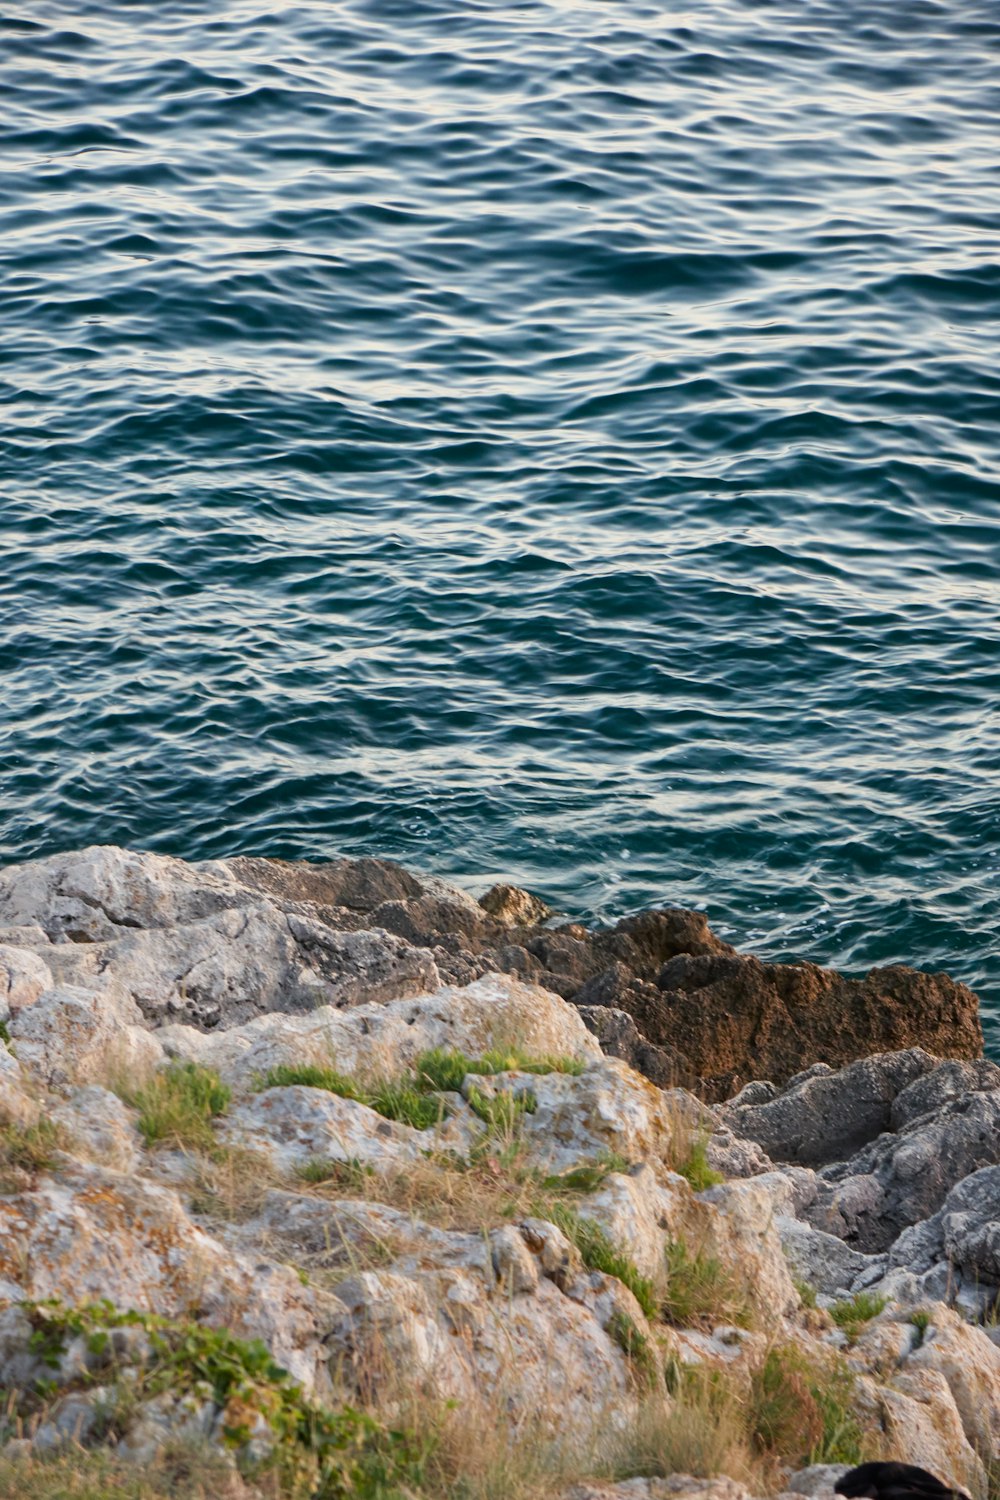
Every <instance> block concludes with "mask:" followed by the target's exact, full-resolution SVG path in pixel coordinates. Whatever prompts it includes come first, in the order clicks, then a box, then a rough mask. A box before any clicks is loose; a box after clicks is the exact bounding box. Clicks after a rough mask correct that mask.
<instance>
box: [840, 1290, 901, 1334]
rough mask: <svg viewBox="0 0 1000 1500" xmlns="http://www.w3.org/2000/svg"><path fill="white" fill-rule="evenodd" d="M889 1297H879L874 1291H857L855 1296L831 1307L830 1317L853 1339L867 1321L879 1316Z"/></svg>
mask: <svg viewBox="0 0 1000 1500" xmlns="http://www.w3.org/2000/svg"><path fill="white" fill-rule="evenodd" d="M887 1300H888V1299H887V1298H885V1297H878V1296H876V1295H875V1294H874V1293H873V1292H856V1293H855V1295H854V1296H853V1297H850V1298H848V1299H847V1300H846V1301H844V1302H835V1303H834V1304H833V1306H832V1307H831V1308H830V1317H831V1318H832V1319H833V1321H834V1322H835V1323H836V1325H837V1327H838V1328H842V1329H843V1330H844V1332H845V1333H846V1334H847V1337H848V1339H849V1340H850V1341H851V1342H852V1343H853V1341H854V1340H855V1339H856V1338H857V1337H858V1335H859V1334H860V1333H861V1331H862V1329H863V1328H864V1326H865V1324H866V1323H870V1322H871V1320H872V1318H877V1317H878V1315H879V1313H880V1312H882V1311H883V1309H884V1308H885V1307H886V1304H887Z"/></svg>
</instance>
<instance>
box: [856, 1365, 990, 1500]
mask: <svg viewBox="0 0 1000 1500" xmlns="http://www.w3.org/2000/svg"><path fill="white" fill-rule="evenodd" d="M861 1386H862V1392H863V1397H864V1399H865V1402H866V1405H867V1407H868V1410H869V1412H870V1414H871V1416H872V1417H873V1418H874V1420H875V1422H876V1424H877V1426H879V1427H881V1428H882V1430H883V1431H884V1433H885V1436H886V1442H887V1445H888V1448H889V1452H890V1454H891V1455H892V1456H894V1457H898V1458H900V1459H901V1460H902V1461H903V1462H905V1463H910V1464H916V1465H917V1466H918V1467H919V1468H922V1469H929V1470H930V1472H931V1473H932V1474H936V1475H937V1476H938V1477H939V1478H940V1479H942V1480H943V1481H944V1483H945V1484H948V1485H951V1486H953V1487H954V1488H956V1489H959V1490H964V1491H965V1492H966V1493H967V1494H971V1495H972V1496H973V1497H976V1496H978V1497H981V1500H985V1496H986V1490H987V1485H986V1472H985V1469H984V1467H983V1463H982V1460H981V1459H980V1458H979V1457H978V1456H977V1454H976V1452H975V1450H974V1449H973V1448H972V1446H971V1445H970V1443H969V1440H968V1438H967V1437H966V1435H965V1431H964V1429H963V1427H962V1419H961V1417H960V1416H959V1413H958V1409H957V1407H956V1406H955V1402H954V1399H953V1397H952V1394H951V1390H950V1388H949V1386H948V1382H947V1381H946V1380H945V1378H944V1376H943V1375H942V1374H941V1373H940V1372H939V1371H937V1370H916V1371H913V1372H912V1373H908V1372H905V1371H904V1372H901V1373H900V1374H898V1375H896V1376H895V1378H894V1379H893V1380H892V1382H891V1383H890V1384H886V1385H876V1384H875V1383H874V1382H870V1381H864V1380H863V1381H862V1382H861Z"/></svg>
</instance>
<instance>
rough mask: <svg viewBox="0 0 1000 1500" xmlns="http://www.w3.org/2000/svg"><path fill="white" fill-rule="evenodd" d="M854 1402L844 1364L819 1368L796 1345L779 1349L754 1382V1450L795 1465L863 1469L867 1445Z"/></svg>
mask: <svg viewBox="0 0 1000 1500" xmlns="http://www.w3.org/2000/svg"><path fill="white" fill-rule="evenodd" d="M853 1399H854V1377H853V1376H852V1374H851V1373H850V1371H849V1370H848V1368H847V1366H846V1365H845V1364H844V1363H843V1362H842V1361H840V1360H838V1359H836V1358H835V1357H834V1358H830V1359H828V1360H824V1361H822V1362H814V1361H810V1359H809V1358H808V1357H807V1355H806V1354H805V1352H804V1351H803V1350H802V1349H800V1348H799V1347H798V1345H796V1344H779V1345H775V1346H773V1347H772V1348H770V1349H769V1350H768V1352H767V1354H766V1355H765V1357H764V1360H763V1363H762V1364H761V1366H760V1368H759V1369H758V1370H757V1371H756V1372H755V1374H754V1376H753V1379H752V1382H751V1391H750V1403H749V1413H748V1420H749V1426H750V1436H751V1439H752V1442H753V1444H754V1447H755V1448H756V1450H757V1451H758V1452H759V1453H762V1454H773V1455H775V1456H776V1457H780V1458H781V1459H782V1460H783V1461H785V1462H791V1463H794V1464H807V1463H809V1464H819V1463H823V1464H832V1463H843V1464H857V1463H860V1462H861V1460H862V1458H863V1457H864V1442H863V1437H862V1432H861V1429H860V1427H859V1425H858V1422H857V1418H856V1417H855V1415H854V1412H853V1409H852V1407H853Z"/></svg>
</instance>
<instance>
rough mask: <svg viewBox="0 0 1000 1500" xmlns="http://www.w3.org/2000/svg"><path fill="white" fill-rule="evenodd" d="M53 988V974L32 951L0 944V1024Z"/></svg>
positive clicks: (43, 961)
mask: <svg viewBox="0 0 1000 1500" xmlns="http://www.w3.org/2000/svg"><path fill="white" fill-rule="evenodd" d="M51 988H52V971H51V969H50V968H49V966H48V964H47V963H46V962H45V960H44V959H43V958H41V957H40V956H39V955H38V954H37V953H33V952H32V951H31V949H30V948H13V947H10V946H7V945H4V944H0V1021H6V1020H8V1019H9V1017H10V1013H11V1011H14V1010H20V1009H21V1008H22V1007H23V1006H25V1005H31V1004H33V1003H34V1001H35V1000H37V999H38V997H39V995H41V994H43V993H44V991H45V990H48V989H51Z"/></svg>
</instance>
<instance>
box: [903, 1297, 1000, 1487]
mask: <svg viewBox="0 0 1000 1500" xmlns="http://www.w3.org/2000/svg"><path fill="white" fill-rule="evenodd" d="M927 1311H928V1312H929V1314H930V1316H931V1322H930V1324H929V1326H928V1328H927V1330H926V1332H925V1334H924V1337H923V1339H922V1341H921V1342H920V1344H919V1347H918V1348H917V1349H916V1350H915V1351H914V1352H913V1353H912V1354H911V1355H910V1358H909V1359H908V1361H907V1365H906V1368H907V1370H908V1371H914V1370H928V1371H929V1370H934V1371H937V1372H938V1373H939V1374H940V1375H942V1376H943V1377H944V1379H945V1380H946V1381H947V1382H948V1388H949V1390H950V1391H951V1394H952V1397H953V1399H954V1402H955V1406H956V1409H957V1411H958V1414H959V1417H960V1418H961V1421H962V1427H963V1430H964V1432H965V1436H966V1438H967V1439H968V1441H969V1443H970V1444H971V1445H972V1447H973V1448H975V1450H976V1452H977V1453H978V1454H979V1455H980V1456H981V1457H984V1458H985V1457H987V1456H988V1457H989V1458H990V1459H991V1460H993V1461H994V1462H995V1461H997V1460H998V1459H1000V1349H998V1348H997V1347H996V1345H995V1344H994V1343H993V1342H992V1340H990V1339H989V1338H988V1337H987V1336H986V1334H985V1333H984V1332H983V1331H982V1329H980V1328H975V1327H973V1326H971V1325H970V1324H968V1323H966V1322H965V1321H964V1320H963V1319H962V1318H960V1317H958V1316H957V1314H956V1313H954V1312H953V1311H952V1310H951V1309H950V1308H947V1307H942V1306H941V1305H940V1304H938V1305H932V1306H930V1307H929V1308H928V1309H927Z"/></svg>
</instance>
